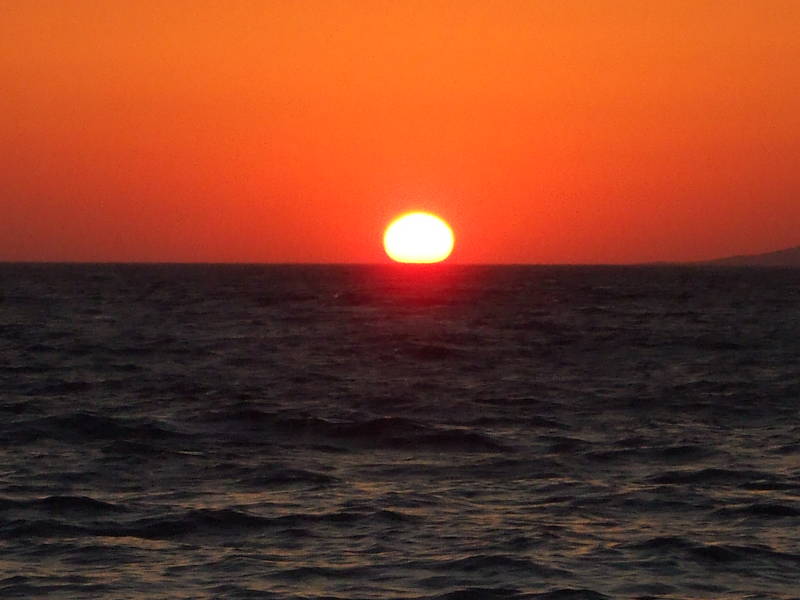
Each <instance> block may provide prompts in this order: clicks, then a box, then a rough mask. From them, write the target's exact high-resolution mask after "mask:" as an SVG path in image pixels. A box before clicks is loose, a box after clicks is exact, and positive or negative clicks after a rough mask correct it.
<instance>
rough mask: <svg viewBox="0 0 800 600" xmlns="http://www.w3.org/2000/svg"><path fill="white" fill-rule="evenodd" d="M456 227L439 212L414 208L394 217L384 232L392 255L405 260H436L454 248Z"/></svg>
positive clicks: (428, 261) (441, 258)
mask: <svg viewBox="0 0 800 600" xmlns="http://www.w3.org/2000/svg"><path fill="white" fill-rule="evenodd" d="M453 243H454V237H453V230H452V229H450V226H449V225H448V224H447V223H445V222H444V221H443V220H442V219H440V218H439V217H437V216H436V215H432V214H429V213H424V212H413V213H408V214H405V215H402V216H400V217H398V218H397V219H395V220H394V221H392V223H391V224H390V225H389V226H388V227H387V228H386V232H385V233H384V234H383V247H384V249H385V250H386V254H388V255H389V258H391V259H392V260H395V261H397V262H402V263H437V262H441V261H443V260H444V259H446V258H447V257H448V256H450V253H451V252H452V251H453Z"/></svg>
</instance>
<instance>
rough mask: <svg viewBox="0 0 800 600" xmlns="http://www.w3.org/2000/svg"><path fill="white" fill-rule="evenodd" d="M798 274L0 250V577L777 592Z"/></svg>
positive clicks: (788, 577) (96, 591) (348, 587)
mask: <svg viewBox="0 0 800 600" xmlns="http://www.w3.org/2000/svg"><path fill="white" fill-rule="evenodd" d="M799 357H800V271H782V270H747V269H728V270H722V269H717V270H703V269H699V268H694V269H693V268H655V267H653V268H581V267H575V268H563V267H562V268H557V267H456V266H444V267H441V266H440V267H421V268H420V267H411V268H408V267H401V266H386V267H330V266H328V267H322V266H320V267H309V266H285V267H271V266H113V265H107V266H91V265H81V266H78V265H73V266H69V265H63V266H57V265H50V266H43V265H39V266H37V265H0V596H2V597H3V598H14V597H19V598H34V597H45V596H46V597H48V598H69V599H77V598H118V599H124V598H131V599H133V598H135V599H151V598H152V599H155V598H276V599H277V598H323V597H325V598H342V599H345V598H376V599H377V598H450V599H479V598H491V599H497V598H541V599H548V600H549V599H553V600H554V599H576V600H577V599H581V600H585V599H589V600H592V599H598V598H603V597H605V596H608V597H611V598H751V599H756V598H776V599H777V598H780V599H785V598H798V597H800V583H798V582H799V581H800V530H799V529H798V526H800V420H798V417H799V416H800V414H799V412H800V411H799V410H798V409H799V408H800V359H799Z"/></svg>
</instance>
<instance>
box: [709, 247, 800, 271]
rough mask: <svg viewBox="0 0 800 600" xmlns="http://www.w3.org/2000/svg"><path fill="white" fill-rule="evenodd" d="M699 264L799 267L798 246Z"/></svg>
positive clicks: (799, 253)
mask: <svg viewBox="0 0 800 600" xmlns="http://www.w3.org/2000/svg"><path fill="white" fill-rule="evenodd" d="M700 264H704V265H720V266H732V267H798V268H800V246H796V247H794V248H786V249H784V250H776V251H775V252H766V253H764V254H743V255H739V256H728V257H726V258H717V259H715V260H705V261H702V262H701V263H700Z"/></svg>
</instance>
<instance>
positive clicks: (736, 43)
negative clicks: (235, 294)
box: [0, 0, 800, 263]
mask: <svg viewBox="0 0 800 600" xmlns="http://www.w3.org/2000/svg"><path fill="white" fill-rule="evenodd" d="M798 32H800V2H798V1H796V0H786V1H782V0H764V1H763V2H762V1H756V0H751V1H736V0H720V1H717V2H704V1H702V0H687V1H683V0H673V1H670V0H663V1H660V2H642V1H640V0H634V1H630V2H628V1H624V0H614V1H607V2H606V1H594V2H593V1H591V0H581V1H572V0H558V1H549V0H548V1H540V2H537V1H535V0H527V1H520V2H503V1H501V0H493V1H491V2H490V1H485V2H477V1H470V0H451V1H447V2H444V1H435V0H423V1H419V2H417V1H410V0H409V1H400V0H397V1H393V2H381V1H377V0H359V1H338V0H318V1H311V0H309V1H302V0H293V1H289V0H286V1H281V2H268V1H252V2H236V1H233V0H219V1H211V0H208V1H204V0H191V1H185V2H183V1H178V0H170V1H169V2H165V1H163V0H158V1H148V0H136V1H130V2H128V1H122V0H120V1H113V0H98V1H88V0H87V1H80V0H52V1H45V0H25V1H20V0H0V260H80V261H87V260H88V261H108V260H111V261H226V262H227V261H245V262H376V261H384V260H386V258H385V256H384V254H383V250H382V247H381V236H382V233H383V228H384V226H385V225H386V224H387V222H388V221H389V219H390V218H391V217H392V216H394V215H395V214H397V213H400V212H405V211H407V210H413V209H422V210H429V211H433V212H436V213H438V214H440V215H442V216H443V217H444V218H446V219H447V220H448V221H449V222H450V223H451V224H452V226H453V228H454V230H455V232H456V236H457V243H456V250H455V251H454V253H453V256H452V259H451V260H453V261H455V262H468V263H469V262H479V263H487V262H488V263H508V262H515V263H540V262H581V263H598V262H626V261H647V260H681V259H693V258H707V257H714V256H718V255H725V254H731V253H742V252H757V251H767V250H772V249H777V248H781V247H785V246H792V245H797V244H800V68H798V65H800V33H798Z"/></svg>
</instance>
